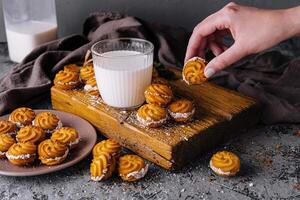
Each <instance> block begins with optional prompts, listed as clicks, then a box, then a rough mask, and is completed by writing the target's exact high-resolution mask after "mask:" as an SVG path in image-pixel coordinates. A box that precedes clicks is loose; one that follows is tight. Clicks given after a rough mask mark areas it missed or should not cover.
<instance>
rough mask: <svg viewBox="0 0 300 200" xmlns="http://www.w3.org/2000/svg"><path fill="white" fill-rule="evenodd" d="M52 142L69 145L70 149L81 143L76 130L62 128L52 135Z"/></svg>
mask: <svg viewBox="0 0 300 200" xmlns="http://www.w3.org/2000/svg"><path fill="white" fill-rule="evenodd" d="M51 140H53V141H55V142H60V143H63V144H65V145H68V146H69V147H70V149H73V148H74V147H76V146H77V145H78V143H79V136H78V133H77V131H76V129H75V128H71V127H62V128H60V129H57V130H56V131H54V132H53V133H52V136H51Z"/></svg>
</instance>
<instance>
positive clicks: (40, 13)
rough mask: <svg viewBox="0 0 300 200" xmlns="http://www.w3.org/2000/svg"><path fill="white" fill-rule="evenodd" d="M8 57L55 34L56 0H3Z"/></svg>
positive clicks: (20, 54)
mask: <svg viewBox="0 0 300 200" xmlns="http://www.w3.org/2000/svg"><path fill="white" fill-rule="evenodd" d="M2 3H3V13H4V21H5V29H6V37H7V43H8V50H9V56H10V59H11V60H13V61H15V62H21V61H22V60H23V58H24V57H25V56H26V55H27V54H28V53H30V52H31V51H32V50H33V49H34V48H35V47H37V46H38V45H41V44H43V43H45V42H49V41H51V40H54V39H56V38H57V22H56V10H55V0H2Z"/></svg>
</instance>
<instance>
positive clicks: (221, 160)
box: [209, 151, 241, 176]
mask: <svg viewBox="0 0 300 200" xmlns="http://www.w3.org/2000/svg"><path fill="white" fill-rule="evenodd" d="M209 165H210V168H211V169H212V170H213V171H214V172H215V173H216V174H218V175H219V176H234V175H235V174H236V173H237V172H239V170H240V166H241V163H240V159H239V157H238V156H237V155H235V154H234V153H232V152H229V151H219V152H217V153H215V154H214V155H213V156H212V158H211V160H210V162H209Z"/></svg>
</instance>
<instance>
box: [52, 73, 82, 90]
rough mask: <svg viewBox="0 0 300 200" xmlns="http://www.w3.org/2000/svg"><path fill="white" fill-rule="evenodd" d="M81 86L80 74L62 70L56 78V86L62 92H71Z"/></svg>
mask: <svg viewBox="0 0 300 200" xmlns="http://www.w3.org/2000/svg"><path fill="white" fill-rule="evenodd" d="M79 85H80V81H79V74H78V72H74V71H71V70H61V71H59V72H58V73H57V74H56V75H55V78H54V86H55V87H57V88H59V89H62V90H71V89H74V88H76V87H78V86H79Z"/></svg>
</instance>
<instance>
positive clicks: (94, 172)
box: [90, 152, 116, 181]
mask: <svg viewBox="0 0 300 200" xmlns="http://www.w3.org/2000/svg"><path fill="white" fill-rule="evenodd" d="M115 167H116V159H115V157H114V156H112V155H110V154H109V153H107V152H101V153H100V154H98V155H97V156H95V157H94V158H93V161H92V163H91V166H90V173H91V179H92V180H93V181H102V180H106V179H108V178H110V177H111V176H112V174H113V172H114V170H115Z"/></svg>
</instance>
